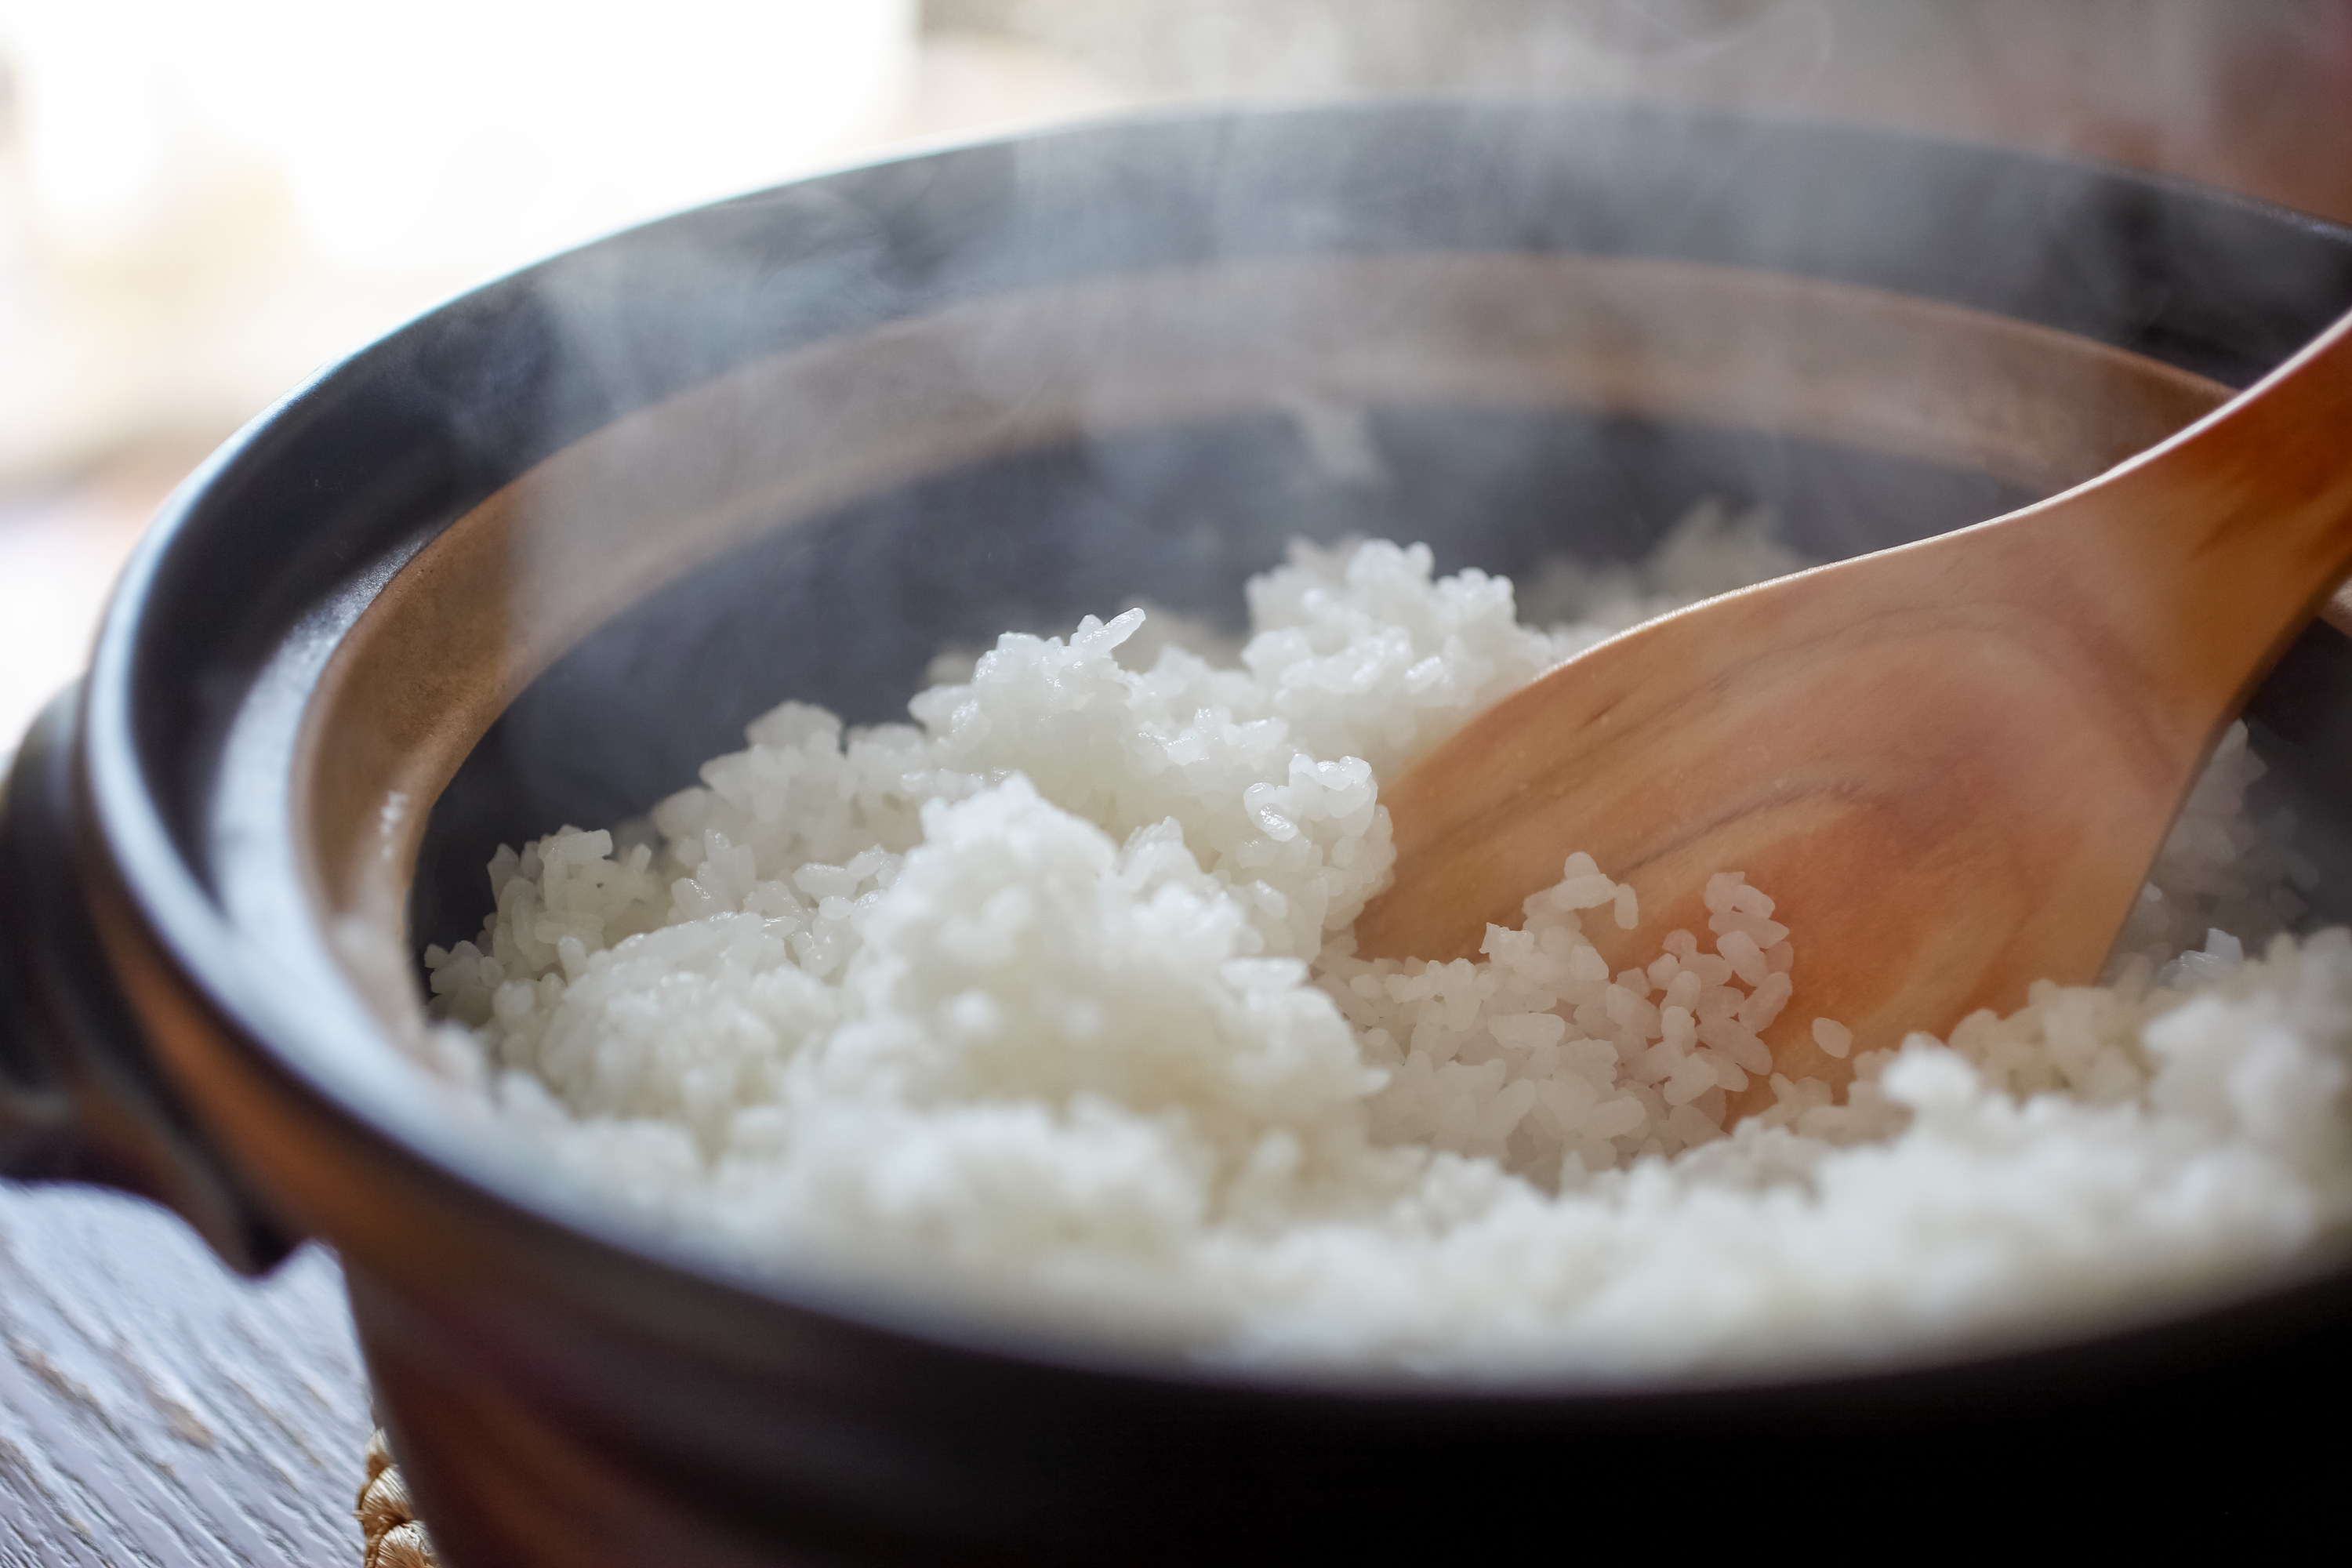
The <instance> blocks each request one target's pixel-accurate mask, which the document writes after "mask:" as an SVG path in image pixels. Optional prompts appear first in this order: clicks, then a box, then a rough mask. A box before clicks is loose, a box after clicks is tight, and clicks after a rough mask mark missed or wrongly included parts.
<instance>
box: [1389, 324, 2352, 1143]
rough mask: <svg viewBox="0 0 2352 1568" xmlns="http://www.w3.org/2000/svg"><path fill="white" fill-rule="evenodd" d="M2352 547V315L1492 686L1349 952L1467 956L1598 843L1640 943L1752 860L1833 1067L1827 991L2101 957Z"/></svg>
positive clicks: (1912, 1017) (1415, 779)
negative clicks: (2157, 422) (2030, 459)
mask: <svg viewBox="0 0 2352 1568" xmlns="http://www.w3.org/2000/svg"><path fill="white" fill-rule="evenodd" d="M2347 568H2352V316H2347V317H2346V318H2345V319H2343V320H2341V321H2337V322H2336V323H2335V325H2334V326H2332V327H2331V328H2329V329H2328V330H2327V331H2326V332H2325V333H2323V334H2322V335H2321V336H2320V337H2319V338H2318V339H2317V340H2316V341H2315V342H2313V343H2312V344H2311V345H2309V346H2308V347H2307V348H2305V350H2304V351H2303V352H2302V353H2299V354H2297V355H2296V356H2295V357H2294V359H2292V360H2290V361H2289V362H2288V363H2286V364H2284V365H2283V366H2281V367H2280V368H2279V369H2278V370H2277V371H2275V372H2273V374H2271V375H2270V376H2269V377H2267V378H2266V379H2264V380H2263V382H2261V383H2260V384H2257V385H2255V386H2254V387H2252V388H2251V389H2250V390H2248V391H2247V392H2245V393H2244V394H2242V395H2240V396H2239V397H2237V398H2235V399H2233V400H2231V402H2230V403H2228V404H2227V405H2224V406H2222V407H2221V408H2220V409H2217V410H2215V411H2214V412H2213V413H2212V414H2210V415H2209V416H2206V417H2205V418H2203V419H2201V420H2200V421H2198V422H2197V423H2195V424H2194V425H2191V426H2189V427H2188V428H2187V429H2185V430H2182V431H2181V432H2180V433H2179V434H2178V435H2177V436H2175V437H2172V438H2171V439H2169V440H2168V441H2165V442H2163V443H2162V444H2160V445H2158V446H2157V447H2153V448H2151V449H2150V450H2149V451H2147V452H2146V453H2144V454H2142V455H2140V456H2138V457H2137V458H2132V459H2130V460H2128V461H2126V462H2125V463H2123V464H2121V465H2119V466H2118V467H2116V468H2113V469H2110V470H2109V471H2108V472H2107V473H2105V474H2104V475H2102V476H2100V477H2099V478H2097V479H2093V480H2091V481H2089V482H2087V483H2085V484H2083V485H2080V486H2078V487H2076V488H2074V489H2071V490H2068V491H2066V492H2064V493H2063V494H2061V495H2058V496H2056V497H2053V498H2052V499H2051V500H2046V501H2042V502H2041V503H2039V504H2036V505H2033V506H2030V507H2027V508H2025V509H2023V510H2019V511H2015V512H2011V513H2010V514H2009V515H2007V516H2005V517H2001V518H1997V519H1995V520H1993V521H1990V522H1986V523H1980V524H1979V525H1977V526H1975V527H1973V528H1968V529H1962V530H1960V531H1957V532H1953V533H1948V534H1945V535H1942V536H1940V537H1937V538H1934V539H1929V540H1924V541H1921V542H1917V543H1915V544H1908V545H1904V546H1901V547H1899V548H1896V549H1893V550H1887V551H1882V552H1878V553H1876V554H1874V555H1868V556H1864V557H1861V558H1859V559H1856V560H1853V561H1847V562H1842V563H1837V564H1834V565H1830V566H1823V567H1819V568H1816V569H1814V570H1812V571H1809V572H1803V573H1799V574H1795V575H1793V576H1790V577H1785V578H1782V579H1780V580H1779V581H1776V582H1772V583H1768V584H1762V585H1760V586H1759V587H1755V588H1751V589H1747V590H1744V591H1741V592H1738V593H1734V594H1728V595H1724V596H1722V597H1719V598H1717V599H1713V600H1710V601H1708V602H1706V603H1705V604H1703V605H1694V606H1692V607H1691V608H1689V609H1687V610H1685V611H1682V612H1681V613H1679V614H1676V615H1672V616H1665V617H1663V618H1661V619H1659V620H1656V621H1654V622H1651V623H1650V624H1648V625H1645V626H1640V627H1637V628H1635V629H1634V630H1633V631H1630V632H1627V633H1625V634H1624V635H1623V636H1622V637H1615V638H1612V639H1611V640H1610V641H1608V642H1605V643H1602V644H1601V645H1599V646H1598V647H1593V648H1591V650H1589V651H1587V652H1586V653H1584V654H1582V655H1580V656H1579V657H1578V658H1572V659H1570V660H1569V661H1567V662H1566V663H1564V664H1562V665H1561V666H1559V668H1556V669H1554V670H1552V671H1551V672H1550V673H1549V674H1547V675H1546V676H1544V677H1543V678H1542V679H1538V680H1537V681H1535V682H1533V683H1532V684H1530V685H1528V686H1527V687H1525V688H1523V689H1520V690H1518V691H1517V692H1515V693H1514V694H1512V695H1511V696H1510V697H1508V698H1507V699H1505V700H1503V701H1501V702H1498V703H1496V705H1495V706H1494V707H1493V708H1491V709H1489V710H1486V712H1485V713H1483V714H1481V715H1480V716H1479V717H1478V718H1477V719H1476V720H1475V721H1473V722H1471V723H1470V724H1469V725H1467V726H1466V727H1465V728H1464V729H1463V730H1462V731H1459V732H1458V733H1456V734H1455V735H1454V736H1453V737H1452V738H1451V739H1449V740H1448V741H1446V742H1444V743H1443V744H1441V745H1440V746H1438V747H1437V748H1436V749H1435V750H1434V751H1433V752H1430V753H1429V754H1427V755H1426V756H1424V757H1423V758H1422V759H1421V760H1420V761H1419V762H1418V763H1415V764H1414V766H1413V767H1412V769H1411V770H1410V771H1409V772H1408V773H1406V774H1405V775H1404V776H1403V777H1402V779H1401V780H1399V781H1398V782H1397V783H1396V784H1394V785H1392V786H1391V787H1388V788H1386V789H1384V791H1383V796H1384V798H1385V800H1386V801H1387V803H1388V805H1389V809H1390V813H1391V820H1392V822H1393V824H1394V829H1395V842H1396V848H1397V868H1396V880H1395V882H1394V883H1393V884H1392V885H1391V888H1390V889H1389V890H1388V891H1387V892H1386V893H1384V894H1383V895H1382V896H1381V898H1380V899H1379V900H1376V901H1375V902H1374V903H1373V904H1372V905H1371V907H1370V908H1369V909H1368V910H1366V911H1365V914H1364V916H1363V918H1362V920H1361V921H1360V922H1359V924H1358V927H1357V932H1358V946H1359V951H1360V952H1364V953H1366V954H1368V955H1370V956H1374V957H1404V956H1416V957H1425V958H1432V959H1452V958H1456V957H1464V956H1468V955H1470V954H1474V953H1475V952H1478V951H1479V949H1480V947H1481V944H1482V942H1484V939H1485V935H1486V928H1487V927H1488V926H1489V925H1490V924H1492V925H1504V926H1512V925H1517V923H1518V921H1519V918H1520V906H1521V904H1522V902H1523V901H1524V900H1526V899H1527V898H1528V896H1529V895H1530V894H1533V893H1536V892H1538V891H1539V890H1541V889H1545V888H1547V887H1549V886H1550V885H1551V884H1552V883H1554V882H1556V881H1558V880H1559V877H1560V874H1561V873H1560V868H1561V867H1562V864H1563V861H1564V859H1565V858H1566V857H1567V856H1569V855H1570V854H1571V853H1574V852H1578V851H1583V852H1586V853H1589V854H1591V856H1592V857H1593V858H1594V859H1595V860H1596V861H1597V862H1598V863H1599V865H1600V867H1601V869H1602V870H1603V871H1605V872H1607V873H1608V874H1609V875H1610V876H1611V877H1612V878H1615V879H1619V880H1620V881H1622V882H1625V883H1630V884H1631V885H1632V886H1633V889H1634V890H1635V892H1636V894H1637V895H1638V901H1639V909H1640V911H1641V914H1642V917H1643V918H1642V921H1641V922H1640V925H1639V927H1638V929H1636V930H1634V931H1615V930H1609V931H1594V932H1591V933H1590V934H1591V935H1592V936H1593V939H1594V940H1595V942H1598V943H1599V944H1600V945H1601V950H1602V952H1604V954H1606V955H1607V956H1609V957H1610V958H1611V960H1612V966H1613V967H1618V968H1622V967H1623V966H1624V965H1625V964H1627V963H1639V962H1641V961H1642V957H1643V955H1645V954H1646V953H1654V952H1655V951H1656V947H1657V943H1658V941H1659V939H1660V937H1661V936H1662V935H1663V934H1664V933H1665V932H1667V931H1672V930H1675V929H1681V930H1685V931H1698V930H1703V929H1705V926H1706V919H1707V910H1706V904H1705V901H1704V900H1705V890H1706V882H1707V880H1708V879H1709V878H1710V877H1711V876H1713V875H1715V874H1717V873H1718V872H1722V871H1727V870H1729V871H1738V872H1741V873H1744V874H1745V876H1746V878H1747V879H1748V882H1749V883H1750V884H1752V885H1754V886H1756V887H1758V888H1760V889H1764V890H1765V891H1766V892H1768V893H1769V894H1770V895H1771V896H1772V897H1773V899H1774V900H1776V910H1775V915H1774V919H1775V920H1777V921H1780V922H1782V923H1784V924H1786V925H1787V926H1788V927H1789V928H1790V933H1791V934H1790V942H1791V943H1792V944H1793V947H1794V951H1795V956H1796V963H1795V966H1794V969H1793V971H1792V977H1793V979H1794V980H1795V982H1796V989H1795V993H1794V995H1793V998H1792V1000H1791V1004H1790V1005H1789V1006H1788V1007H1787V1008H1785V1009H1784V1010H1783V1012H1782V1013H1781V1015H1780V1017H1779V1018H1778V1019H1777V1020H1776V1021H1775V1022H1774V1024H1773V1025H1772V1026H1769V1028H1768V1029H1767V1030H1766V1031H1765V1033H1764V1039H1765V1042H1766V1044H1768V1045H1769V1046H1770V1047H1772V1051H1773V1057H1774V1062H1775V1065H1776V1067H1777V1068H1778V1069H1779V1070H1780V1072H1783V1073H1786V1074H1788V1075H1790V1076H1791V1077H1801V1076H1812V1077H1821V1078H1823V1079H1827V1080H1829V1081H1831V1082H1832V1083H1837V1082H1842V1081H1843V1080H1845V1079H1848V1078H1850V1077H1851V1074H1852V1066H1851V1061H1852V1058H1851V1057H1850V1056H1843V1054H1842V1055H1841V1056H1840V1057H1832V1055H1831V1054H1830V1053H1829V1052H1828V1051H1827V1050H1826V1049H1825V1048H1824V1047H1822V1045H1821V1044H1820V1043H1818V1042H1817V1041H1816V1040H1815V1038H1814V1036H1813V1029H1812V1025H1813V1021H1814V1020H1815V1019H1817V1018H1829V1019H1831V1020H1833V1021H1835V1022H1836V1023H1839V1024H1842V1025H1843V1026H1846V1027H1847V1028H1848V1029H1849V1030H1851V1032H1852V1047H1853V1049H1854V1050H1872V1049H1882V1048H1885V1047H1892V1046H1894V1045H1895V1044H1897V1043H1898V1042H1899V1041H1900V1040H1901V1038H1902V1037H1903V1036H1904V1035H1905V1034H1906V1033H1907V1032H1909V1031H1912V1030H1927V1031H1929V1032H1931V1033H1934V1034H1937V1035H1944V1034H1948V1032H1949V1031H1950V1029H1951V1028H1952V1026H1954V1025H1955V1024H1957V1023H1958V1022H1959V1020H1960V1019H1961V1018H1963V1017H1965V1016H1968V1015H1969V1014H1970V1013H1972V1012H1975V1011H1976V1010H1978V1009H1979V1008H1992V1009H1995V1010H1997V1011H2001V1012H2007V1011H2010V1010H2013V1009H2014V1008H2016V1007H2017V1006H2019V1005H2021V1004H2022V1003H2023V1002H2024V1001H2025V999H2026V990H2027V987H2028V986H2029V985H2030V984H2032V982H2033V981H2035V980H2037V979H2042V978H2045V977H2046V978H2050V979H2054V980H2057V981H2060V982H2062V983H2067V984H2075V983H2083V982H2087V981H2089V980H2091V979H2092V978H2093V977H2094V976H2095V974H2096V973H2097V971H2098V969H2099V966H2100V963H2101V961H2102V960H2103V959H2104V957H2105V954H2106V953H2107V952H2108V950H2109V948H2110V947H2111V946H2112V944H2113V942H2114V941H2115V937H2116V931H2117V930H2118V929H2119V928H2120V927H2121V926H2122V924H2123V921H2124V918H2125V916H2126V914H2127V913H2128V912H2129V910H2130V908H2131V904H2132V900H2134V899H2135V898H2136V897H2137V896H2138V894H2139V890H2140V888H2141V886H2142V884H2143V880H2144V879H2145V878H2146V876H2147V869H2148V867H2149V864H2150V863H2151V862H2152V861H2153V860H2154V858H2155V857H2156V853H2157V851H2158V848H2159V847H2161V845H2162V843H2163V840H2164V837H2165V834H2166V831H2167V830H2168V827H2169V826H2170V824H2171V821H2172V818H2173V816H2175V814H2176V813H2177V812H2178V811H2179V806H2180V803H2181V801H2182V799H2183V797H2184V796H2185V795H2186V794H2187V792H2188V789H2189V785H2190V784H2191V783H2192V782H2194V780H2195V778H2196V776H2197V772H2198V769H2199V768H2200V765H2201V764H2202V763H2203V762H2204V761H2205V759H2206V758H2207V757H2208V755H2209V754H2210V752H2211V750H2212V747H2213V743H2214V741H2215V739H2216V737H2217V736H2218V735H2219V734H2220V732H2221V730H2222V729H2223V728H2224V727H2225V726H2226V725H2227V724H2228V722H2229V721H2230V720H2231V718H2232V717H2233V716H2234V715H2235V714H2236V712H2237V710H2238V709H2239V707H2240V706H2241V705H2242V702H2243V701H2244V699H2245V697H2246V695H2247V693H2248V692H2249V691H2250V690H2251V689H2252V687H2253V685H2254V683H2255V682H2256V680H2257V679H2259V677H2260V676H2261V675H2262V673H2263V671H2264V670H2266V669H2267V668H2269V667H2270V665H2271V663H2272V662H2273V660H2274V659H2275V658H2277V656H2278V654H2279V653H2280V652H2281V651H2282V650H2283V649H2284V647H2285V646H2286V644H2287V642H2288V640H2289V639H2290V638H2292V637H2294V634H2295V633H2296V632H2297V631H2299V630H2300V629H2301V628H2302V626H2304V624H2305V622H2306V621H2308V620H2309V619H2310V617H2311V616H2312V615H2313V614H2314V612H2315V610H2316V609H2317V607H2318V606H2319V605H2320V604H2321V603H2322V602H2323V601H2324V600H2325V599H2326V596H2327V595H2328V593H2329V592H2330V591H2331V590H2332V589H2333V588H2334V586H2335V585H2336V583H2337V582H2338V581H2339V580H2340V579H2341V578H2342V577H2343V576H2344V574H2345V573H2346V571H2347ZM1592 923H1595V924H1598V925H1601V926H1607V925H1609V924H1610V922H1607V921H1599V922H1592ZM1832 1036H1833V1037H1835V1036H1834V1032H1832ZM1771 1100H1772V1089H1771V1087H1770V1084H1769V1080H1763V1079H1759V1080H1758V1081H1755V1082H1752V1083H1751V1084H1750V1086H1749V1088H1748V1089H1746V1090H1745V1091H1743V1093H1742V1095H1741V1096H1739V1097H1738V1098H1735V1100H1734V1101H1733V1107H1732V1108H1733V1110H1735V1111H1741V1110H1753V1109H1760V1108H1761V1107H1763V1106H1765V1105H1769V1103H1771Z"/></svg>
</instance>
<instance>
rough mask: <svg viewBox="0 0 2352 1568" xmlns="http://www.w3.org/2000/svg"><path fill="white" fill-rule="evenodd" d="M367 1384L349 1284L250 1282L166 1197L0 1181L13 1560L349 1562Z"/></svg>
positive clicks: (0, 1415) (322, 1262) (2, 1503)
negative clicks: (163, 1204)
mask: <svg viewBox="0 0 2352 1568" xmlns="http://www.w3.org/2000/svg"><path fill="white" fill-rule="evenodd" d="M369 1426H370V1423H369V1416H368V1401H367V1380H366V1375H365V1373H363V1372H362V1368H361V1365H360V1359H359V1350H358V1347H357V1345H356V1344H355V1343H354V1342H353V1341H352V1325H351V1314H350V1311H349V1309H348V1308H347V1307H346V1306H345V1304H344V1300H343V1286H342V1276H341V1271H340V1270H339V1269H338V1268H336V1265H335V1260H334V1258H333V1257H332V1256H331V1255H330V1254H329V1253H327V1252H325V1251H323V1250H321V1249H320V1248H318V1247H306V1248H304V1249H303V1250H302V1251H301V1252H300V1253H299V1254H297V1255H296V1256H295V1257H294V1258H291V1259H290V1260H289V1261H288V1263H287V1264H286V1265H285V1266H284V1267H283V1268H279V1269H278V1272H277V1273H276V1274H275V1275H273V1276H271V1277H270V1278H269V1279H266V1280H262V1281H258V1282H256V1281H249V1280H244V1279H238V1278H236V1276H234V1275H232V1274H230V1273H228V1272H227V1271H226V1269H224V1268H221V1266H220V1265H219V1264H218V1263H217V1262H216V1261H215V1259H214V1258H213V1256H212V1254H211V1253H210V1252H208V1251H206V1250H205V1247H204V1246H203V1244H202V1243H200V1242H198V1241H197V1240H196V1239H195V1237H194V1236H193V1235H192V1234H190V1232H189V1231H188V1230H187V1229H186V1227H185V1226H182V1225H181V1224H180V1223H179V1222H178V1221H176V1220H174V1219H173V1217H172V1216H171V1215H168V1214H166V1213H164V1212H163V1210H161V1209H158V1208H156V1207H154V1206H153V1205H149V1204H146V1203H143V1202H141V1201H139V1200H137V1199H132V1198H125V1197H121V1196H117V1195H115V1194H108V1193H101V1192H95V1191H91V1190H89V1189H82V1188H71V1187H23V1186H17V1185H14V1184H0V1568H52V1565H59V1564H68V1563H70V1564H74V1565H76V1568H81V1565H83V1564H89V1565H94V1568H95V1565H104V1568H149V1565H159V1568H173V1565H177V1564H182V1563H189V1564H215V1563H217V1564H236V1565H240V1568H243V1565H248V1564H250V1565H256V1568H281V1565H283V1568H341V1565H343V1564H356V1563H358V1562H359V1560H360V1534H359V1527H358V1526H357V1524H355V1523H354V1522H353V1521H352V1500H353V1498H354V1497H355V1496H356V1494H357V1492H358V1490H359V1486H360V1482H361V1479H362V1476H363V1474H364V1469H365V1458H364V1451H365V1447H366V1443H367V1437H368V1431H369Z"/></svg>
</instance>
